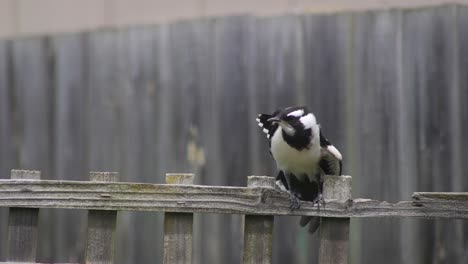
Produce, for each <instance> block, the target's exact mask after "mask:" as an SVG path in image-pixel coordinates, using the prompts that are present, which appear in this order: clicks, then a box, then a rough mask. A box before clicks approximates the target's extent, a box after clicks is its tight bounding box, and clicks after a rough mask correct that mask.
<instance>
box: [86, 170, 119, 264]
mask: <svg viewBox="0 0 468 264" xmlns="http://www.w3.org/2000/svg"><path fill="white" fill-rule="evenodd" d="M118 178H119V174H118V173H117V172H91V173H90V180H91V181H101V182H113V181H118ZM103 199H105V197H103ZM116 218H117V211H107V210H89V211H88V231H87V232H88V235H87V241H86V263H87V264H91V263H99V264H112V263H113V262H114V237H115V222H116Z"/></svg>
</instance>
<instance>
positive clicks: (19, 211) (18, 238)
mask: <svg viewBox="0 0 468 264" xmlns="http://www.w3.org/2000/svg"><path fill="white" fill-rule="evenodd" d="M11 178H12V179H27V180H39V179H40V178H41V173H40V172H39V171H27V170H12V171H11ZM38 215H39V209H35V208H15V207H13V208H10V214H9V218H8V246H9V249H8V257H7V258H8V260H12V261H35V260H36V249H37V220H38Z"/></svg>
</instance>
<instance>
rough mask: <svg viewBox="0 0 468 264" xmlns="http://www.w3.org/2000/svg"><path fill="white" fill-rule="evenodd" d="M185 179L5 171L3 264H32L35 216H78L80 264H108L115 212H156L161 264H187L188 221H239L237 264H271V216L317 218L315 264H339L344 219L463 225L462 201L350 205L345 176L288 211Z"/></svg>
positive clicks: (434, 198) (268, 180) (262, 183)
mask: <svg viewBox="0 0 468 264" xmlns="http://www.w3.org/2000/svg"><path fill="white" fill-rule="evenodd" d="M193 180H194V179H193V175H192V174H167V176H166V184H142V183H123V182H118V174H117V173H110V172H92V173H91V174H90V181H87V182H79V181H50V180H40V172H38V171H22V170H13V171H12V173H11V179H10V180H0V207H9V208H10V214H9V222H8V242H9V251H8V252H9V256H8V261H9V262H2V263H3V264H4V263H36V262H35V260H36V247H37V232H38V221H37V216H38V213H39V208H68V209H86V210H89V213H88V231H87V246H86V258H85V259H86V263H113V256H114V241H115V238H114V233H115V228H116V217H117V213H118V211H122V210H136V211H164V212H166V213H165V221H164V229H165V234H164V263H191V262H192V252H193V249H192V248H193V243H192V241H193V239H192V225H193V213H234V214H244V215H245V219H244V251H243V263H271V262H272V241H273V225H274V217H273V216H275V215H301V216H322V217H324V218H323V219H322V226H321V232H320V235H321V238H320V239H321V246H320V251H319V260H320V263H321V264H331V263H338V264H341V263H347V261H348V240H349V218H350V217H442V218H460V219H466V218H468V193H414V194H413V197H412V200H411V201H403V202H399V203H396V204H391V203H387V202H380V201H375V200H370V199H354V200H352V199H351V177H350V176H327V177H326V178H325V183H324V198H325V202H326V203H325V205H324V206H321V207H320V208H317V206H315V205H313V204H311V203H308V202H303V203H302V206H301V208H300V209H298V210H294V211H291V210H290V209H289V199H288V196H287V195H286V194H285V193H284V192H281V191H278V190H277V189H275V188H274V186H275V184H274V178H272V177H267V176H250V177H249V178H248V186H247V187H224V186H222V187H219V186H200V185H193Z"/></svg>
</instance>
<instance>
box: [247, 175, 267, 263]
mask: <svg viewBox="0 0 468 264" xmlns="http://www.w3.org/2000/svg"><path fill="white" fill-rule="evenodd" d="M247 186H248V187H267V188H268V187H269V188H274V186H275V178H273V177H267V176H249V177H248V180H247ZM260 202H261V201H260ZM273 224H274V217H273V216H272V215H246V216H245V222H244V251H243V263H244V264H246V263H249V264H256V263H262V264H268V263H272V256H273V251H272V250H273Z"/></svg>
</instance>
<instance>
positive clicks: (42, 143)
mask: <svg viewBox="0 0 468 264" xmlns="http://www.w3.org/2000/svg"><path fill="white" fill-rule="evenodd" d="M11 43H12V49H11V56H12V65H11V67H12V68H11V78H12V80H13V84H12V94H11V95H12V97H11V104H12V106H13V116H12V118H13V122H12V128H11V129H12V134H13V135H14V140H13V141H12V142H16V143H15V145H14V148H15V149H14V151H13V152H14V153H12V154H13V155H15V156H14V157H13V158H14V159H15V160H16V161H15V162H14V163H16V164H14V165H15V166H16V167H18V168H22V169H29V170H40V171H41V173H42V178H44V179H53V178H54V175H53V173H54V171H53V162H52V161H53V156H54V153H53V152H54V150H53V147H52V146H53V141H54V133H53V114H52V113H53V111H54V106H53V105H54V104H53V98H54V95H53V93H54V91H53V87H54V86H53V71H54V67H53V59H54V58H53V53H52V51H51V49H50V42H49V39H48V38H47V37H34V38H22V39H18V40H13V41H12V42H11ZM50 219H51V218H50V214H48V213H47V210H41V214H40V215H39V223H43V222H44V223H48V222H49V220H50ZM51 229H52V226H51V225H47V226H43V227H42V228H41V232H40V233H39V240H40V241H41V240H43V239H44V240H46V241H50V240H51V232H50V231H51ZM37 253H38V259H42V258H49V259H50V258H51V257H52V255H53V254H54V252H53V248H52V243H39V245H38V252H37Z"/></svg>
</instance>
